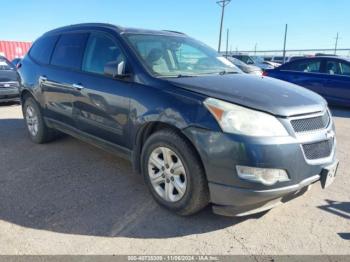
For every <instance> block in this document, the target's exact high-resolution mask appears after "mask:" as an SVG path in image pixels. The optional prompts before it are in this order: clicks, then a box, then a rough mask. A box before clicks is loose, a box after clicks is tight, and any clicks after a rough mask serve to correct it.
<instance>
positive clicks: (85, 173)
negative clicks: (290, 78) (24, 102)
mask: <svg viewBox="0 0 350 262" xmlns="http://www.w3.org/2000/svg"><path fill="white" fill-rule="evenodd" d="M333 114H334V115H335V122H336V127H337V138H338V158H339V159H340V161H341V165H340V168H339V173H338V177H337V179H336V181H335V183H334V184H333V185H332V186H331V187H330V188H329V189H327V190H322V189H321V186H320V185H319V184H315V185H314V186H313V188H312V189H311V190H310V191H309V192H308V193H307V194H306V195H304V196H302V197H300V198H298V199H295V200H294V201H292V202H289V203H287V204H284V205H282V206H279V207H277V208H276V209H273V210H271V211H270V212H268V213H266V214H264V215H262V216H254V217H248V218H225V217H220V216H216V215H214V214H212V213H211V210H210V208H207V209H206V210H204V211H203V212H201V213H200V214H198V215H195V216H192V217H188V218H182V217H178V216H176V215H173V214H171V213H169V212H167V211H165V210H164V209H162V208H160V207H159V206H158V205H157V204H155V202H154V201H153V200H152V198H151V196H150V194H149V193H148V191H147V188H146V187H145V185H144V183H143V180H142V179H141V177H140V176H138V175H136V174H132V172H131V166H130V164H129V163H128V162H126V161H125V160H122V159H119V158H117V157H115V156H113V155H111V154H109V153H106V152H104V151H101V150H100V149H97V148H95V147H93V146H90V145H88V144H85V143H83V142H80V141H78V140H76V139H73V138H70V137H65V138H62V139H60V140H57V141H55V142H53V143H50V144H46V145H35V144H33V143H31V142H30V141H29V138H28V137H27V133H26V130H25V127H24V122H23V119H22V115H21V112H20V107H19V106H17V105H2V106H0V159H1V160H0V161H1V162H0V163H1V164H0V188H1V189H0V254H350V236H349V235H350V193H349V192H350V176H349V166H350V153H349V152H350V110H344V109H333Z"/></svg>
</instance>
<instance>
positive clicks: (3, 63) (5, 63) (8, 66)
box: [0, 59, 14, 70]
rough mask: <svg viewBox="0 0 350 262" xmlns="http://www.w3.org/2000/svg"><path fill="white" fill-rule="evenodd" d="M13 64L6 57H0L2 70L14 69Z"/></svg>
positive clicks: (0, 68)
mask: <svg viewBox="0 0 350 262" xmlns="http://www.w3.org/2000/svg"><path fill="white" fill-rule="evenodd" d="M13 69H14V68H13V66H12V65H11V63H10V62H8V61H6V60H5V59H0V70H13Z"/></svg>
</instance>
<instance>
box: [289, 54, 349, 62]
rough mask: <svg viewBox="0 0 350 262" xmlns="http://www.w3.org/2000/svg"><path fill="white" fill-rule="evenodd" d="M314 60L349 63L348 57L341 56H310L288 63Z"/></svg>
mask: <svg viewBox="0 0 350 262" xmlns="http://www.w3.org/2000/svg"><path fill="white" fill-rule="evenodd" d="M315 59H337V60H345V61H347V62H350V58H349V57H342V56H312V57H305V58H300V59H298V60H293V61H291V62H289V63H294V62H296V61H302V60H315Z"/></svg>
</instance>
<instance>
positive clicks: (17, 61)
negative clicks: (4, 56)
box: [11, 58, 22, 68]
mask: <svg viewBox="0 0 350 262" xmlns="http://www.w3.org/2000/svg"><path fill="white" fill-rule="evenodd" d="M21 60H22V59H21V58H15V59H13V60H12V61H11V63H12V64H13V65H14V66H15V67H16V68H17V65H18V64H19V62H21Z"/></svg>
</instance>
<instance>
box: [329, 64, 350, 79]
mask: <svg viewBox="0 0 350 262" xmlns="http://www.w3.org/2000/svg"><path fill="white" fill-rule="evenodd" d="M326 73H327V74H329V75H344V76H350V65H349V64H347V63H344V62H340V61H337V60H328V61H327V62H326Z"/></svg>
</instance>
